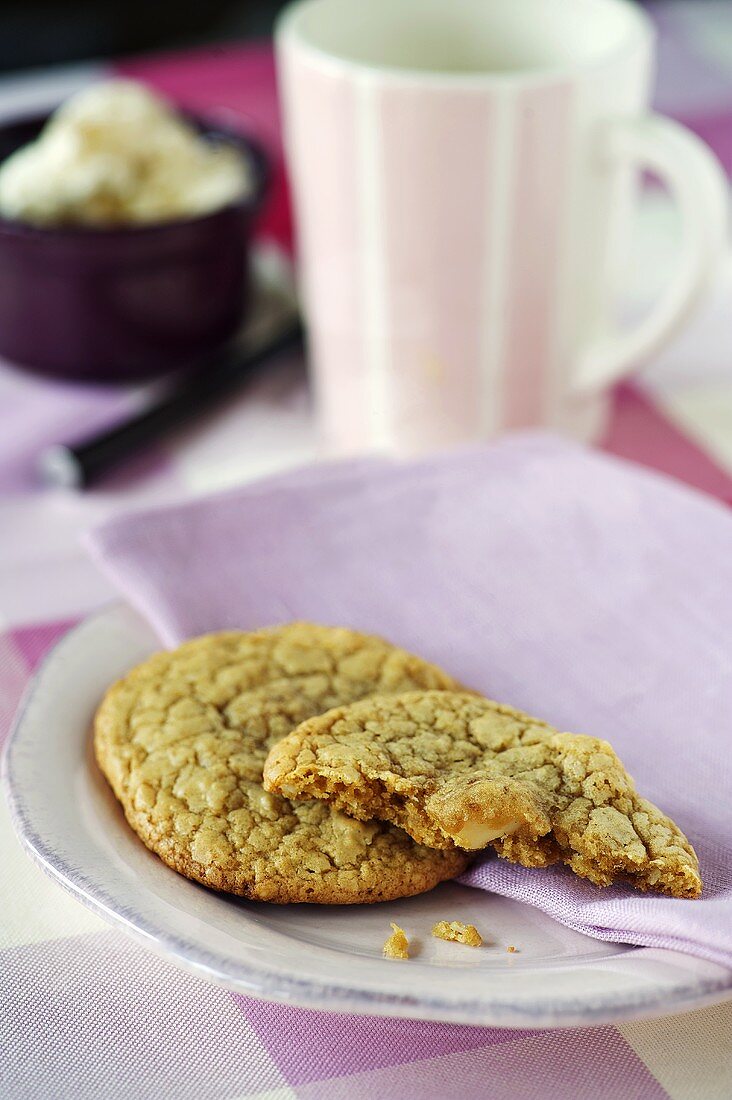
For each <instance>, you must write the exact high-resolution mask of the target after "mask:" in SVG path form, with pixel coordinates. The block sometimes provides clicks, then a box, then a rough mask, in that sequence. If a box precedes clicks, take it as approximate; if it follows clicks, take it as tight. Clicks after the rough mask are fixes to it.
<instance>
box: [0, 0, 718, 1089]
mask: <svg viewBox="0 0 732 1100" xmlns="http://www.w3.org/2000/svg"><path fill="white" fill-rule="evenodd" d="M655 10H656V14H657V17H658V22H659V26H660V28H661V32H662V38H661V66H662V67H661V78H662V79H661V85H660V89H659V97H658V98H659V103H660V105H661V106H662V107H663V108H664V109H666V110H668V111H670V112H671V113H674V114H676V115H678V116H681V117H684V119H685V121H687V122H690V123H691V124H692V125H694V126H695V127H696V129H697V130H698V131H699V132H700V133H702V134H703V135H704V136H705V137H706V139H707V140H709V141H710V142H711V143H712V144H713V145H714V146H715V148H717V150H718V152H719V153H720V155H721V156H722V158H723V160H724V162H725V164H726V166H727V168H728V169H730V170H732V6H731V5H730V4H728V3H726V2H718V3H714V2H711V3H707V2H706V0H694V2H693V3H673V4H663V5H656V9H655ZM101 69H102V67H100V66H89V67H83V68H82V69H80V70H76V71H74V72H68V73H63V74H60V75H55V74H52V75H49V77H48V78H47V79H44V80H43V81H39V80H38V79H36V78H34V79H33V80H32V81H26V80H24V81H20V82H12V83H10V84H8V85H6V87H5V88H3V87H2V86H1V85H0V112H2V111H11V110H16V109H18V108H19V107H21V106H23V105H26V104H28V103H42V102H44V101H49V102H50V101H53V99H55V98H56V97H57V96H58V95H59V94H60V93H61V92H64V91H68V90H70V89H71V88H73V87H74V86H75V85H76V84H78V83H80V82H83V81H86V80H88V79H90V78H91V77H93V76H94V75H97V74H98V73H99V72H100V71H101ZM125 72H127V73H130V74H132V75H136V76H139V77H141V78H145V79H148V80H150V81H151V82H153V83H155V84H156V85H157V86H158V87H160V88H162V89H164V90H165V91H167V92H168V93H170V94H171V95H173V96H175V97H176V98H178V99H179V100H181V101H182V102H185V103H187V104H188V105H190V106H193V107H201V106H206V107H217V108H218V107H225V108H226V109H227V110H229V111H233V112H235V113H236V114H237V115H239V116H240V117H241V118H242V121H243V122H245V123H246V125H248V126H249V127H250V128H252V129H254V130H255V131H256V132H257V134H258V135H259V136H260V137H261V138H262V139H263V140H265V141H266V142H267V143H268V145H269V147H270V148H271V149H272V150H273V151H274V152H275V154H277V152H278V149H279V141H278V124H277V114H276V102H275V97H274V82H273V66H272V58H271V53H270V51H269V49H268V48H267V47H253V48H247V49H242V48H236V47H231V48H229V47H227V48H226V49H221V50H218V49H217V50H206V51H203V52H201V53H197V54H193V55H188V56H185V57H170V58H161V59H154V60H150V61H141V62H139V63H134V64H127V65H126V66H125ZM665 217H666V214H665V213H664V210H663V209H662V208H661V207H660V206H659V207H658V208H655V207H653V208H652V209H650V210H649V217H648V219H647V222H646V224H647V225H649V226H650V233H651V237H652V238H653V239H652V240H651V244H650V249H649V252H648V257H649V258H648V260H647V263H648V265H649V266H648V267H647V268H643V271H642V275H643V280H644V281H647V279H646V276H647V275H648V272H649V271H651V269H652V272H651V276H650V281H651V282H652V280H653V272H655V271H656V269H657V268H658V267H661V266H663V258H664V256H665V253H664V248H665V241H666V236H667V235H666V222H665V220H664V219H665ZM262 232H263V235H265V236H268V237H270V238H274V239H275V240H277V241H278V242H279V243H280V244H285V245H286V244H287V243H288V242H289V238H290V225H289V218H288V210H287V204H286V201H285V188H284V176H283V174H282V171H281V167H280V169H279V170H278V173H277V185H276V190H275V195H274V197H273V201H272V203H271V205H270V207H269V209H268V211H267V213H266V216H265V219H264V224H263V227H262ZM731 282H732V270H730V271H726V272H725V273H724V275H723V278H722V280H721V281H720V288H719V295H718V300H717V301H716V302H712V303H711V304H710V306H709V307H708V309H707V310H706V312H705V313H704V315H703V316H702V317H701V318H699V320H698V321H697V322H696V323H695V325H694V326H692V328H691V329H690V330H689V331H688V332H687V334H686V335H685V336H684V337H683V338H682V339H681V340H679V341H678V342H677V344H676V345H675V346H674V347H673V348H671V349H669V351H668V353H667V354H666V355H664V357H663V358H662V360H661V361H659V362H658V363H656V364H653V365H652V367H651V368H650V369H649V370H648V371H647V372H645V373H644V376H643V378H642V379H641V382H640V383H639V384H637V385H634V386H626V387H623V388H621V389H620V391H619V392H618V395H617V402H616V411H615V416H614V419H613V423H612V427H611V430H610V433H609V436H608V438H607V440H606V442H605V447H606V449H607V450H609V451H611V452H613V453H616V454H620V455H624V456H626V457H629V458H634V459H635V460H637V461H639V462H642V463H644V464H646V465H649V466H653V467H656V468H658V469H662V470H664V471H666V472H668V473H671V474H674V475H675V476H677V477H679V478H681V479H682V480H685V481H687V482H688V483H690V484H693V485H695V486H697V487H699V488H701V489H704V490H706V491H707V492H709V493H712V494H713V495H715V496H717V497H719V498H721V499H724V500H727V501H729V502H732V363H730V362H729V354H730V348H732V340H731V339H730V337H731V336H732V311H730V310H729V307H728V306H727V305H726V302H727V301H729V300H730V299H729V294H730V291H732V286H730V283H731ZM136 400H137V394H135V393H117V394H114V395H110V394H108V393H105V392H103V391H100V390H96V389H94V388H92V387H87V388H84V389H83V390H82V389H79V390H75V391H71V390H67V389H65V388H64V387H60V386H54V385H52V384H49V383H41V382H38V381H37V380H34V379H31V378H28V377H25V376H23V375H22V374H20V373H19V372H17V371H15V370H13V369H12V368H10V367H0V742H2V740H4V738H5V736H6V735H7V732H8V729H9V725H10V722H11V720H12V716H13V713H14V710H15V707H16V705H17V702H18V700H19V698H20V696H21V693H22V692H23V690H24V687H25V686H26V684H27V682H28V679H29V677H30V676H31V674H32V672H33V669H34V668H35V667H36V666H37V664H38V662H39V661H40V660H41V658H42V657H43V655H44V654H45V653H46V652H47V651H48V649H49V647H50V646H51V645H53V643H54V642H55V641H56V640H57V639H58V638H59V637H60V636H61V635H62V634H63V633H64V631H65V630H66V629H68V627H69V625H70V624H71V623H72V622H75V621H77V620H78V619H79V618H80V617H81V616H82V615H84V614H85V613H86V612H87V611H89V610H90V609H92V608H93V607H95V606H98V605H99V604H100V603H102V602H104V601H105V600H107V599H109V598H110V596H111V595H112V593H111V589H110V588H109V587H108V586H107V583H106V582H105V580H104V579H103V578H102V577H101V575H100V574H99V573H98V572H97V571H96V570H95V569H94V567H93V566H92V565H91V563H90V562H89V561H88V560H87V559H86V557H85V555H84V554H83V552H82V551H81V550H80V549H79V547H78V541H77V540H78V535H79V533H80V532H81V531H82V530H84V529H85V528H87V527H89V526H90V525H91V524H92V523H94V522H96V521H98V520H99V519H101V518H103V517H105V516H108V515H112V514H119V513H120V512H121V511H123V510H125V509H128V508H130V507H138V506H139V505H140V504H141V503H146V504H149V503H153V502H157V501H163V500H169V499H172V498H179V497H181V496H182V495H189V494H198V493H202V492H206V491H209V490H212V489H217V488H223V487H226V486H229V485H234V484H237V483H240V482H242V481H244V480H247V479H250V478H253V477H256V476H258V475H260V474H266V473H270V472H273V471H275V470H277V469H279V468H283V467H285V466H292V465H296V464H298V463H299V462H302V461H306V460H310V459H312V458H313V457H315V456H316V454H317V440H316V437H315V434H314V430H313V427H312V423H311V419H310V414H309V409H308V402H307V394H306V390H305V386H304V380H303V374H302V367H301V365H300V364H299V363H297V362H291V363H285V364H283V365H282V366H281V367H279V368H278V369H277V370H276V371H274V372H273V373H272V374H271V375H270V376H269V377H268V378H266V379H265V380H264V381H262V382H261V383H259V384H258V385H257V386H256V387H255V388H254V389H252V390H251V391H250V392H249V393H247V394H245V395H243V396H242V397H241V398H240V399H238V400H237V401H235V402H234V403H232V405H231V406H229V407H228V408H227V409H226V410H224V411H222V412H221V413H220V414H218V415H217V416H216V417H214V418H213V419H211V420H209V421H208V422H207V423H206V424H205V425H204V426H202V427H199V428H196V429H195V430H194V431H192V432H189V433H187V434H186V436H185V437H183V438H180V439H178V440H176V441H174V442H173V443H171V444H165V445H164V446H161V447H159V448H158V450H157V451H156V453H155V454H153V455H151V456H148V457H147V458H146V459H145V460H144V461H141V462H140V463H138V464H137V466H136V468H134V469H132V470H130V471H128V472H126V474H125V475H124V477H122V476H120V477H118V478H115V479H114V480H110V481H109V482H108V483H107V484H106V485H105V486H104V487H103V488H102V489H100V490H98V491H96V492H94V493H92V494H88V495H87V496H85V497H74V496H66V495H64V494H61V493H55V492H49V491H43V490H41V489H40V488H39V487H38V486H37V485H36V483H35V479H34V474H33V457H34V455H35V453H36V452H37V450H38V447H39V445H41V444H43V443H46V442H51V441H54V440H57V439H65V438H68V437H69V435H70V434H71V433H73V432H75V431H78V430H87V429H89V428H90V427H92V426H93V425H95V424H100V423H103V422H104V421H105V420H107V419H112V418H114V416H116V415H117V413H118V411H119V409H121V408H125V407H127V406H129V405H131V404H134V402H135V401H136ZM0 874H1V875H2V879H1V881H2V904H1V905H0V1096H2V1097H6V1096H7V1097H9V1098H21V1097H28V1098H34V1100H35V1098H41V1097H42V1098H46V1097H48V1098H54V1100H55V1098H59V1100H61V1098H64V1097H68V1098H72V1097H73V1098H86V1097H88V1098H92V1097H93V1098H97V1097H119V1098H122V1097H134V1098H136V1097H140V1098H143V1097H151V1098H152V1097H155V1098H158V1097H161V1096H162V1097H191V1098H192V1100H208V1098H214V1097H217V1098H218V1097H221V1098H226V1100H234V1098H239V1097H241V1098H243V1097H250V1098H253V1097H258V1098H259V1100H289V1098H293V1097H303V1098H305V1097H324V1098H327V1097H340V1098H349V1100H350V1098H353V1100H359V1098H371V1097H379V1098H384V1100H387V1098H395V1100H397V1098H403V1097H412V1096H414V1097H417V1096H419V1097H452V1096H454V1097H476V1098H478V1097H480V1098H497V1100H499V1098H509V1097H510V1098H514V1097H517V1098H525V1100H545V1098H548V1097H553V1096H561V1097H563V1098H567V1100H571V1098H578V1100H579V1098H584V1097H590V1096H592V1097H603V1098H608V1100H610V1098H618V1100H621V1098H622V1100H625V1098H631V1097H632V1098H646V1097H647V1098H650V1100H655V1098H657V1097H658V1098H663V1097H671V1098H672V1100H715V1098H716V1100H722V1098H725V1100H726V1098H729V1097H730V1096H732V1004H730V1005H726V1006H720V1007H717V1008H711V1009H707V1010H704V1011H700V1012H695V1013H691V1014H689V1015H686V1016H677V1017H668V1018H666V1019H663V1020H657V1021H653V1022H638V1023H631V1024H624V1025H622V1026H620V1027H598V1028H586V1029H579V1030H573V1031H555V1032H542V1031H533V1032H528V1031H521V1032H519V1031H505V1030H498V1029H486V1028H469V1027H457V1026H451V1025H436V1024H429V1023H421V1022H413V1021H394V1020H385V1019H380V1018H366V1017H365V1018H354V1017H344V1016H339V1015H336V1014H327V1013H315V1012H311V1011H305V1010H300V1009H297V1008H292V1007H283V1006H277V1005H270V1004H266V1003H264V1002H261V1001H255V1000H250V999H247V998H244V997H240V996H235V995H232V994H230V993H228V992H227V991H225V990H222V989H219V988H216V987H214V986H211V985H208V984H206V983H205V982H203V981H201V980H200V979H198V978H193V977H190V976H189V975H187V974H184V973H182V972H181V971H178V970H177V969H175V968H174V967H173V966H171V965H170V964H168V963H167V962H164V961H162V960H160V959H158V958H156V957H155V956H153V955H150V954H148V953H146V952H145V951H143V950H142V949H141V948H139V947H138V946H136V945H135V944H132V943H131V942H130V941H128V940H127V939H126V938H125V937H124V936H123V935H121V934H120V933H118V932H116V931H112V930H110V929H109V928H108V927H107V926H106V925H105V924H104V923H102V922H101V921H100V920H99V919H98V918H97V917H95V916H93V915H92V914H90V913H89V912H87V911H86V910H85V909H83V908H82V907H81V906H80V905H79V904H78V903H77V902H76V901H74V900H73V899H71V898H70V897H68V896H67V895H65V894H64V893H63V892H62V891H61V890H59V889H58V888H57V887H56V886H54V885H53V884H52V883H51V882H50V881H48V880H47V879H45V878H44V876H43V875H42V874H41V872H40V871H38V870H37V869H36V868H35V867H34V866H32V864H31V863H30V862H29V860H28V859H27V858H26V856H25V855H24V854H23V853H22V852H21V850H20V848H19V846H18V844H17V842H16V840H15V838H14V836H13V834H12V831H11V828H10V824H9V821H8V817H7V811H6V809H5V807H4V805H0Z"/></svg>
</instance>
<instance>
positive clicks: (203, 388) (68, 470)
mask: <svg viewBox="0 0 732 1100" xmlns="http://www.w3.org/2000/svg"><path fill="white" fill-rule="evenodd" d="M302 338H303V328H302V323H301V322H300V321H299V320H295V321H292V322H290V323H289V324H288V325H287V327H286V328H283V329H282V330H281V331H280V332H279V333H278V334H277V335H276V336H275V337H274V338H273V339H271V340H268V341H267V342H266V343H264V344H263V345H262V346H261V347H258V348H255V349H254V350H252V351H248V352H247V351H242V350H241V349H240V348H231V349H228V350H227V351H225V352H223V353H222V355H221V356H220V357H219V358H217V359H216V360H214V361H213V362H212V363H211V364H209V366H208V367H201V368H199V369H198V370H197V371H196V372H195V374H192V375H189V376H187V377H186V378H185V379H184V380H183V381H181V382H179V384H178V385H176V386H175V387H174V388H173V389H171V390H170V391H169V392H167V393H166V394H165V395H164V396H163V397H161V398H159V399H158V400H157V401H155V402H154V403H153V404H151V405H149V406H148V407H147V408H146V409H143V411H142V412H140V413H138V414H136V415H135V416H132V417H131V418H130V419H129V420H126V421H124V422H123V423H121V424H118V425H116V426H115V427H114V428H111V429H109V430H108V431H105V432H101V433H100V434H99V435H96V436H93V437H92V438H90V439H87V440H84V441H82V442H81V443H77V444H74V445H67V444H58V445H56V446H54V447H50V448H48V450H46V451H44V452H43V454H42V455H41V459H40V471H41V475H42V477H43V479H44V481H46V482H47V483H50V484H53V485H63V486H66V487H73V488H85V487H86V486H88V485H91V484H92V482H94V481H96V480H97V479H98V478H99V477H101V476H102V474H104V473H106V472H107V471H108V470H110V469H111V468H112V467H113V466H117V465H119V464H120V463H122V462H124V461H125V460H126V459H128V458H130V457H132V456H134V455H137V454H138V453H139V452H140V451H142V450H143V449H144V448H145V447H147V446H149V445H150V444H151V443H153V442H156V441H157V440H159V439H160V438H161V437H162V436H163V435H165V434H166V433H167V432H169V431H171V430H172V429H174V428H178V427H180V426H181V425H183V424H185V423H187V422H189V421H191V420H193V419H195V418H196V417H197V416H199V415H201V414H202V413H204V412H206V411H207V410H208V409H209V408H211V407H212V406H214V405H215V404H216V403H217V402H218V401H219V400H221V399H222V398H223V397H225V396H226V394H228V393H230V392H231V391H232V390H234V389H236V387H237V386H239V385H240V384H241V383H243V382H245V381H246V380H247V379H248V378H250V377H251V376H252V374H253V373H254V372H255V371H256V369H257V368H258V367H260V366H261V365H262V364H264V363H266V362H268V361H269V360H270V359H274V358H275V357H276V356H278V355H281V354H283V353H284V352H285V351H289V350H291V349H293V348H295V347H297V346H298V345H299V344H300V343H301V342H302Z"/></svg>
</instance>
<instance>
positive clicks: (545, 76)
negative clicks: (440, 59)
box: [274, 0, 656, 90]
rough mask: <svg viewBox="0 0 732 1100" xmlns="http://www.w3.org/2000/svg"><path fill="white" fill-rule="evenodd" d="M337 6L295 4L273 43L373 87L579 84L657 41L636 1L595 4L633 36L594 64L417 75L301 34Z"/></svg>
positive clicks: (320, 0) (314, 0)
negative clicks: (614, 14) (619, 15)
mask: <svg viewBox="0 0 732 1100" xmlns="http://www.w3.org/2000/svg"><path fill="white" fill-rule="evenodd" d="M331 2H332V0H292V2H291V3H289V4H288V5H287V7H286V8H285V9H284V10H283V11H282V13H281V14H280V15H279V17H278V19H277V21H276V23H275V32H274V38H275V43H276V45H277V46H278V48H279V47H282V46H284V45H286V44H289V45H292V46H294V47H296V48H297V49H298V50H299V51H300V52H301V53H303V54H305V55H306V56H308V57H309V58H310V59H311V60H312V61H314V62H315V63H316V64H317V65H318V67H319V68H322V69H327V70H329V71H330V72H332V73H333V74H334V75H340V76H343V75H348V74H351V75H358V76H359V77H361V78H362V79H363V78H370V79H372V80H374V81H376V80H379V81H388V82H389V83H408V84H429V85H430V86H432V87H435V86H440V87H443V86H444V87H445V88H446V89H450V88H459V89H468V90H469V89H475V90H480V89H482V88H486V87H495V86H504V87H513V86H516V85H524V86H526V85H531V86H537V85H539V86H541V85H542V84H551V83H554V82H556V80H557V79H561V78H565V79H566V78H575V79H576V78H579V77H581V76H585V75H588V74H591V73H596V72H601V71H602V70H603V69H604V68H605V67H606V66H607V65H608V64H611V63H612V62H613V61H617V60H618V59H619V58H620V57H622V56H623V55H624V54H625V53H626V52H627V50H628V48H629V47H632V46H633V45H634V44H637V43H639V42H642V43H643V44H644V45H649V44H652V43H653V42H654V41H655V39H656V30H655V27H654V24H653V22H652V20H651V18H650V16H649V15H648V14H647V12H645V11H643V10H642V9H641V8H640V7H639V5H638V4H637V3H636V2H635V0H590V2H591V3H593V4H594V5H595V7H597V8H603V7H604V8H615V9H617V10H619V11H622V12H624V13H625V14H626V16H627V19H628V26H629V30H628V32H627V33H626V34H624V36H623V40H622V42H621V43H620V44H618V45H616V46H613V47H612V48H611V49H609V50H607V52H605V53H602V54H601V55H599V56H598V57H594V58H591V59H584V60H583V59H577V60H573V61H567V62H563V63H556V64H549V65H542V66H539V67H536V68H530V67H527V68H520V69H510V70H494V71H490V70H489V71H481V70H475V71H474V72H450V71H446V70H443V69H421V68H420V69H418V68H411V67H409V66H401V65H379V64H375V63H373V62H368V61H359V60H354V59H353V58H349V57H344V56H343V54H340V53H336V52H334V51H330V50H328V49H325V48H324V47H322V46H319V45H316V44H315V43H313V42H312V41H311V40H310V39H308V37H307V36H306V35H305V34H303V33H302V30H301V27H300V26H299V25H298V24H299V23H300V21H301V19H302V16H303V15H304V14H305V13H306V11H307V10H308V9H310V8H317V7H321V6H324V5H326V4H328V3H331Z"/></svg>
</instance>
